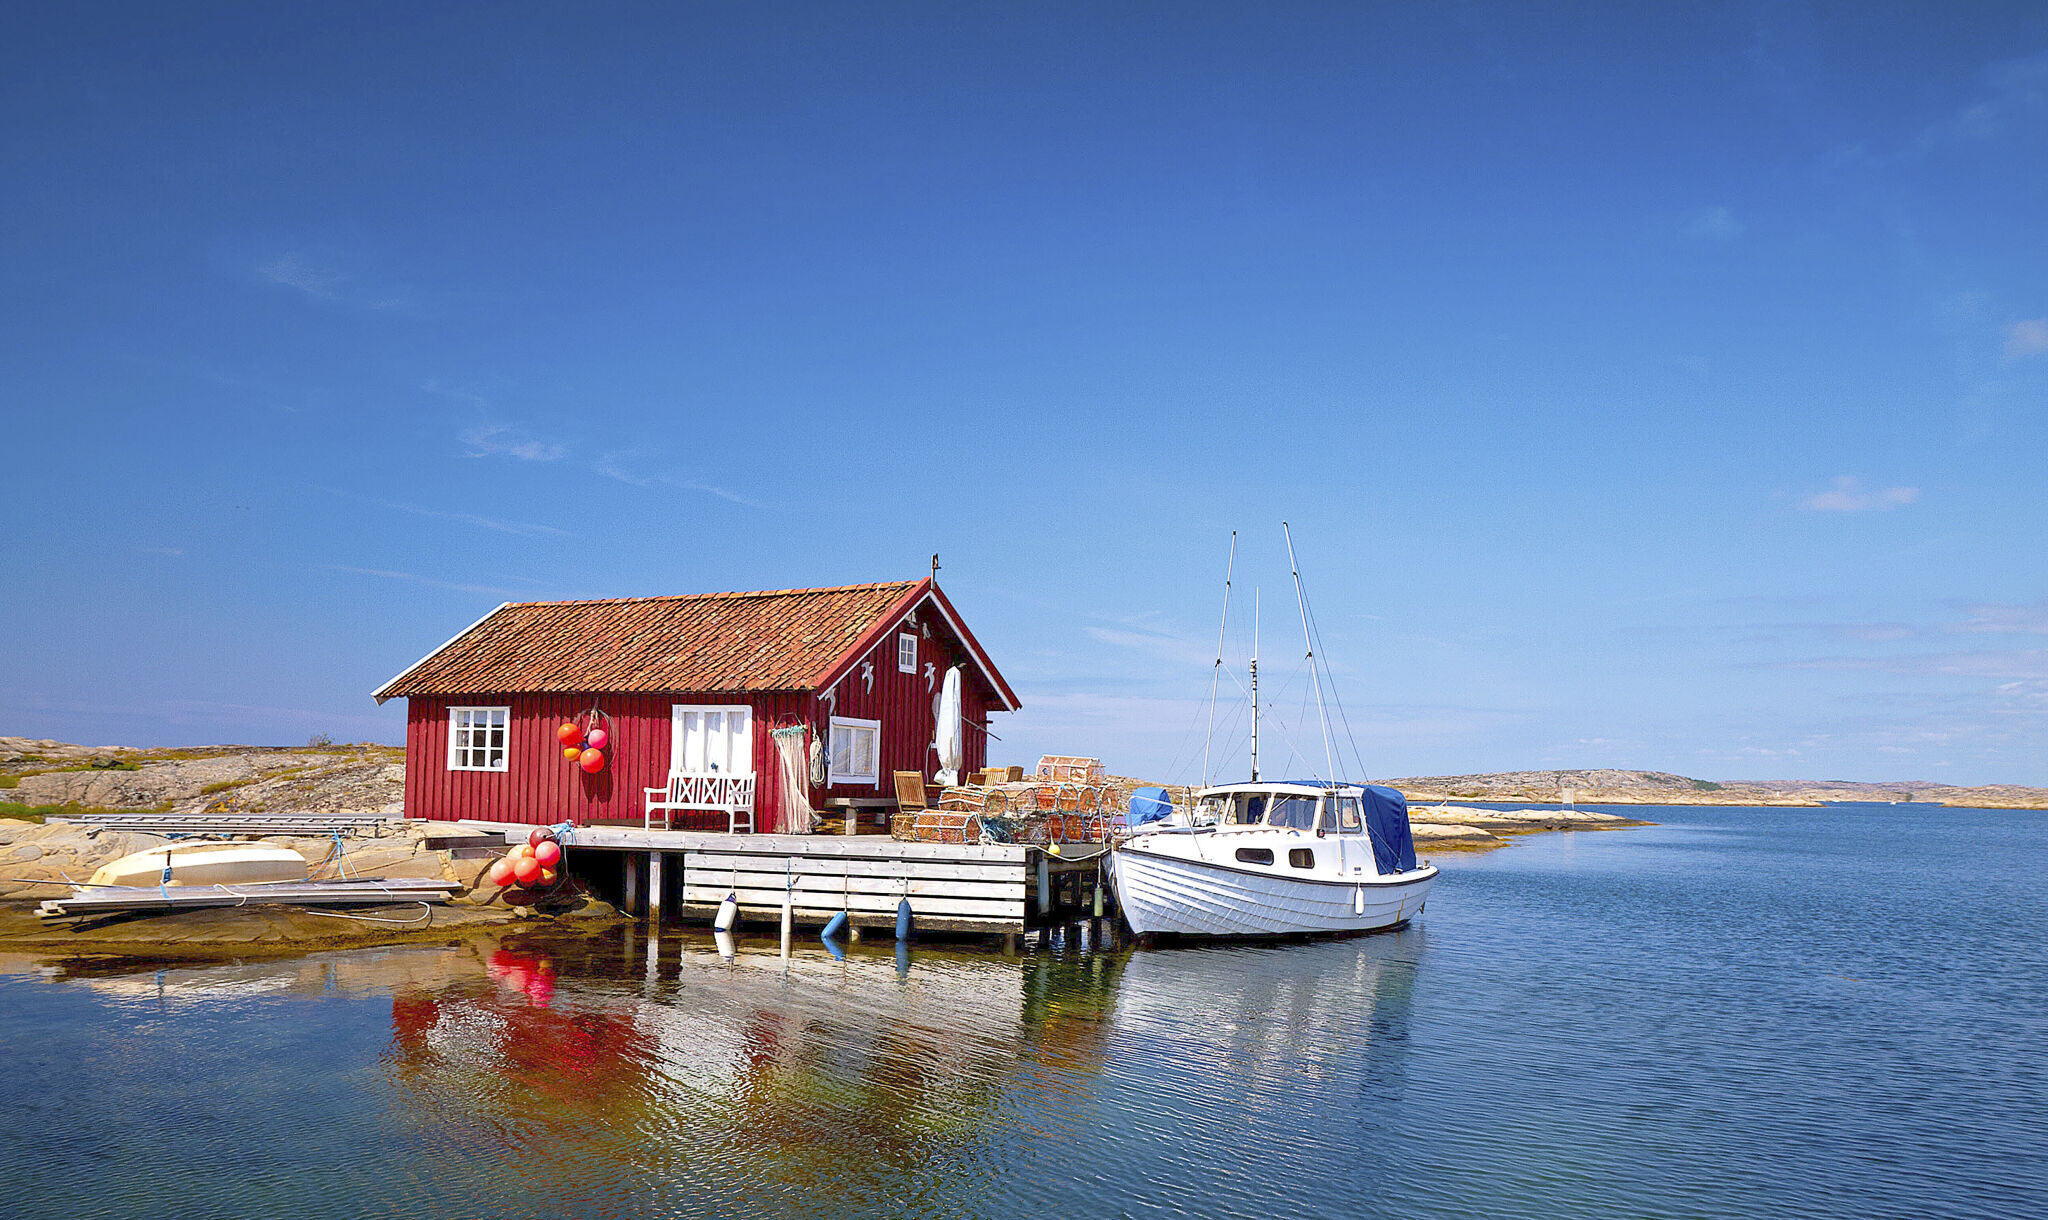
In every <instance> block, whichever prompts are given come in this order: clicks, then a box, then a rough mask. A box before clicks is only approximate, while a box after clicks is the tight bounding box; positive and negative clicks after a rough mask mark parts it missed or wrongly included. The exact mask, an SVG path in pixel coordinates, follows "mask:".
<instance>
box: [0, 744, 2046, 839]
mask: <svg viewBox="0 0 2048 1220" xmlns="http://www.w3.org/2000/svg"><path fill="white" fill-rule="evenodd" d="M1144 782H1153V781H1141V780H1129V781H1127V785H1135V784H1138V783H1144ZM1374 782H1375V783H1382V784H1386V785H1387V786H1389V787H1392V788H1397V789H1399V790H1400V791H1401V792H1403V793H1404V794H1406V795H1407V797H1408V802H1409V804H1411V805H1415V806H1425V805H1443V804H1453V803H1457V802H1473V801H1478V802H1484V803H1487V804H1502V803H1511V804H1537V805H1550V804H1565V803H1571V804H1578V805H1786V806H1799V805H1819V804H1822V803H1824V802H1827V801H1876V802H1891V801H1924V802H1928V803H1931V804H1939V805H1959V806H1969V807H1973V808H1990V809H2048V788H2023V787H2020V786H2018V785H2016V784H1990V785H1983V786H1979V787H1958V786H1955V785H1950V784H1937V783H1932V782H1920V781H1896V782H1891V783H1858V782H1850V781H1846V780H1844V781H1833V780H1830V781H1814V780H1704V779H1690V778H1687V777H1686V776H1683V775H1672V774H1670V773H1668V772H1664V771H1621V770H1608V769H1596V770H1581V771H1500V772H1494V773H1491V774H1487V775H1427V776H1412V777H1408V778H1403V779H1387V780H1375V781H1374ZM404 798H405V751H404V750H403V749H401V748H399V747H397V746H382V745H373V744H371V743H368V742H362V743H359V744H355V745H342V744H331V743H329V742H327V741H325V740H324V739H316V740H315V741H313V742H310V743H308V744H307V745H305V746H235V745H221V746H186V747H175V748H155V749H138V748H136V747H132V746H81V745H73V744H71V743H68V742H60V741H50V740H39V739H34V738H27V737H0V816H12V817H22V816H40V815H41V814H42V813H45V812H59V811H63V810H66V809H69V810H78V809H104V810H109V811H113V810H135V809H157V810H171V809H177V810H180V811H185V812H192V813H200V812H244V813H249V812H285V811H298V812H357V811H360V812H380V813H387V814H394V815H396V814H400V813H401V812H402V811H403V808H404ZM1416 816H1417V819H1418V820H1428V819H1427V814H1426V813H1425V812H1423V811H1422V810H1419V809H1418V811H1417V814H1416Z"/></svg>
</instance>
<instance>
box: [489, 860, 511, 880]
mask: <svg viewBox="0 0 2048 1220" xmlns="http://www.w3.org/2000/svg"><path fill="white" fill-rule="evenodd" d="M491 884H492V885H510V884H512V861H510V860H499V861H497V862H496V863H494V864H492V865H491Z"/></svg>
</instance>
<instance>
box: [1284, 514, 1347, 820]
mask: <svg viewBox="0 0 2048 1220" xmlns="http://www.w3.org/2000/svg"><path fill="white" fill-rule="evenodd" d="M1280 532H1281V533H1283V534H1285V535H1286V536H1287V567H1288V569H1289V570H1291V571H1292V572H1293V573H1294V602H1295V604H1296V605H1298V606H1300V607H1301V638H1302V640H1303V642H1304V643H1306V644H1307V645H1308V677H1309V681H1310V682H1313V683H1314V684H1315V688H1316V716H1317V717H1318V718H1320V719H1321V720H1322V722H1323V762H1324V764H1325V765H1327V766H1328V767H1329V768H1330V770H1329V772H1328V774H1329V778H1330V782H1331V783H1333V784H1334V783H1336V782H1337V753H1336V750H1335V749H1334V748H1333V747H1332V746H1331V745H1330V713H1329V712H1328V711H1327V710H1325V709H1324V707H1323V680H1322V678H1321V677H1320V676H1318V674H1317V672H1316V637H1315V636H1314V634H1313V633H1311V632H1310V631H1309V629H1308V596H1307V595H1306V594H1304V593H1303V592H1302V591H1301V565H1300V564H1298V563H1296V562H1295V561H1294V531H1293V530H1291V529H1289V528H1288V527H1287V523H1286V522H1285V521H1282V522H1281V523H1280Z"/></svg>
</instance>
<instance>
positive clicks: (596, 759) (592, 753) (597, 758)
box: [576, 750, 604, 775]
mask: <svg viewBox="0 0 2048 1220" xmlns="http://www.w3.org/2000/svg"><path fill="white" fill-rule="evenodd" d="M576 765H577V766H579V767H582V768H583V769H584V770H585V771H588V772H590V773H591V774H592V775H596V774H597V773H598V772H599V771H602V770H604V751H603V750H585V751H583V758H582V760H581V761H580V762H578V763H577V764H576Z"/></svg>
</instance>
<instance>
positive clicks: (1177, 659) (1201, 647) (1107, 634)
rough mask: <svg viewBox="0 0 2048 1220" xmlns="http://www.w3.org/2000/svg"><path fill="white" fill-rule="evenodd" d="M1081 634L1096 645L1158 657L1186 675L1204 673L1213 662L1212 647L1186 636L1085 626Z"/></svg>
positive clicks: (1213, 651) (1214, 653)
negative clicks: (1186, 673) (1180, 669)
mask: <svg viewBox="0 0 2048 1220" xmlns="http://www.w3.org/2000/svg"><path fill="white" fill-rule="evenodd" d="M1082 631H1083V632H1084V633H1085V634H1086V635H1087V636H1088V638H1089V639H1091V640H1094V641H1095V642H1096V643H1098V644H1108V645H1109V646H1111V647H1112V648H1128V649H1130V650H1132V651H1134V652H1140V653H1143V654H1145V655H1146V656H1149V657H1157V658H1159V659H1160V660H1163V661H1168V662H1171V663H1172V664H1173V665H1175V666H1178V667H1180V668H1182V669H1185V670H1186V671H1188V672H1189V673H1204V672H1206V671H1207V670H1209V669H1210V668H1211V667H1213V666H1214V665H1215V663H1216V651H1215V646H1214V645H1213V644H1209V645H1205V644H1203V643H1202V642H1201V641H1199V640H1193V639H1189V638H1187V637H1185V636H1177V635H1169V634H1167V633H1165V632H1160V631H1146V630H1130V629H1126V628H1119V627H1084V628H1082Z"/></svg>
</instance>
